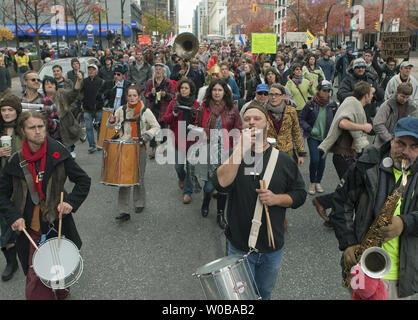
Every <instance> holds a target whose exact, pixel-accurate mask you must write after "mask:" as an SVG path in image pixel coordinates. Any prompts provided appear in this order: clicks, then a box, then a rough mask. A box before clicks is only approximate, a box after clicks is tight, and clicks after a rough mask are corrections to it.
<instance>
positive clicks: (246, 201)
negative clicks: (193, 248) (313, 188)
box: [213, 104, 306, 300]
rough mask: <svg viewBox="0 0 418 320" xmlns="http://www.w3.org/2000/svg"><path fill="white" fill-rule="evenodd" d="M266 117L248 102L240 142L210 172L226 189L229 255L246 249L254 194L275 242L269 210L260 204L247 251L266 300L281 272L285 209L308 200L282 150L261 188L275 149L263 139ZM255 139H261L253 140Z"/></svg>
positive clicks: (218, 185)
mask: <svg viewBox="0 0 418 320" xmlns="http://www.w3.org/2000/svg"><path fill="white" fill-rule="evenodd" d="M267 119H268V113H267V110H266V109H265V108H264V107H262V106H260V105H259V104H250V105H249V106H248V108H247V109H246V111H245V113H244V117H243V128H244V130H243V131H242V133H241V143H238V144H237V146H236V148H235V149H234V151H233V153H232V155H231V156H230V158H229V159H228V160H227V161H226V162H224V164H223V165H221V166H220V167H219V168H218V170H217V172H216V175H214V177H213V183H214V185H215V186H216V189H217V190H218V191H220V192H228V198H229V201H228V209H227V220H228V226H227V228H226V230H225V235H226V237H227V239H228V254H229V255H233V254H241V255H245V254H246V253H248V252H249V251H250V248H249V246H250V244H249V243H250V241H249V236H250V230H251V229H252V220H253V217H254V210H255V208H256V203H257V197H259V199H260V201H261V204H262V205H264V208H268V212H269V217H270V221H271V230H272V237H273V240H274V241H273V245H270V244H269V241H268V233H267V219H266V216H267V215H266V210H265V209H264V210H263V211H262V216H261V226H260V228H259V232H258V237H256V238H255V240H254V242H253V243H254V244H255V249H257V252H255V251H252V252H251V254H250V255H249V256H248V261H249V265H250V268H251V271H252V274H253V275H254V277H255V283H256V285H257V288H258V290H259V292H260V295H261V298H262V299H264V300H268V299H270V297H271V292H272V290H273V287H274V285H275V284H276V280H277V276H278V272H279V267H280V261H281V258H282V253H283V245H284V220H285V214H286V208H293V209H296V208H298V207H300V206H301V205H303V203H304V202H305V199H306V190H305V183H304V181H303V178H302V176H301V174H300V172H299V169H298V165H297V163H296V162H295V161H293V159H292V158H291V157H290V156H289V155H288V154H287V153H285V152H279V155H278V158H277V162H276V163H275V165H274V166H273V165H272V169H273V170H272V176H271V181H270V183H269V186H268V188H267V189H261V188H260V180H261V179H263V177H264V174H265V172H266V167H267V164H268V162H269V159H270V155H271V153H272V152H273V151H272V149H273V148H272V147H271V146H270V145H269V143H268V142H267V131H268V128H269V122H268V121H267ZM249 128H250V129H249ZM256 134H262V139H256V138H255V136H256ZM256 140H257V142H260V143H257V145H256V143H255V142H256ZM258 140H261V141H258ZM274 152H275V153H276V151H274ZM256 153H257V154H258V155H259V156H257V154H256ZM260 153H262V157H260ZM248 154H251V155H252V156H253V159H255V162H256V163H255V164H254V162H253V163H251V164H250V163H248V164H247V163H246V162H249V161H247V159H249V158H247V157H246V156H247V155H248ZM257 159H258V160H257ZM253 161H254V160H253ZM257 161H260V163H262V168H260V166H258V162H257ZM272 164H274V162H272ZM247 169H251V170H247ZM270 234H271V233H270Z"/></svg>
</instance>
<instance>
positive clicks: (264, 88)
mask: <svg viewBox="0 0 418 320" xmlns="http://www.w3.org/2000/svg"><path fill="white" fill-rule="evenodd" d="M262 91H265V92H269V91H270V89H269V86H268V85H266V84H265V83H260V84H259V85H258V86H257V88H256V89H255V92H262Z"/></svg>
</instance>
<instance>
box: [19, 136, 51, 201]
mask: <svg viewBox="0 0 418 320" xmlns="http://www.w3.org/2000/svg"><path fill="white" fill-rule="evenodd" d="M46 147H47V140H46V138H45V141H44V143H43V144H42V145H41V147H40V148H39V150H38V151H36V152H35V153H32V151H31V150H30V148H29V144H28V141H27V140H26V139H25V140H24V141H23V143H22V156H23V158H24V159H25V160H26V161H27V163H28V169H29V172H30V173H31V174H32V178H33V187H34V189H35V192H37V193H38V195H39V199H41V200H43V199H45V195H44V193H43V191H42V180H43V176H44V172H45V164H46ZM38 161H40V165H39V168H38V171H37V170H36V163H37V162H38Z"/></svg>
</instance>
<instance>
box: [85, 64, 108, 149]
mask: <svg viewBox="0 0 418 320" xmlns="http://www.w3.org/2000/svg"><path fill="white" fill-rule="evenodd" d="M87 69H88V74H89V76H88V77H87V78H86V79H84V81H83V88H82V90H81V91H82V93H83V110H84V121H85V123H86V134H87V140H88V142H89V150H88V152H89V153H93V152H95V151H96V150H97V145H96V141H95V139H94V128H93V121H94V122H95V123H96V124H100V121H101V120H102V109H103V99H102V97H101V96H100V94H99V93H100V90H101V88H102V86H103V84H104V80H103V79H101V78H100V77H99V76H98V75H97V74H98V68H97V66H96V65H95V64H91V65H89V66H88V68H87Z"/></svg>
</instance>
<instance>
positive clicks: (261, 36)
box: [251, 33, 277, 54]
mask: <svg viewBox="0 0 418 320" xmlns="http://www.w3.org/2000/svg"><path fill="white" fill-rule="evenodd" d="M276 42H277V36H276V34H275V33H252V34H251V52H252V53H273V54H274V53H276V51H277V48H276Z"/></svg>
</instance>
